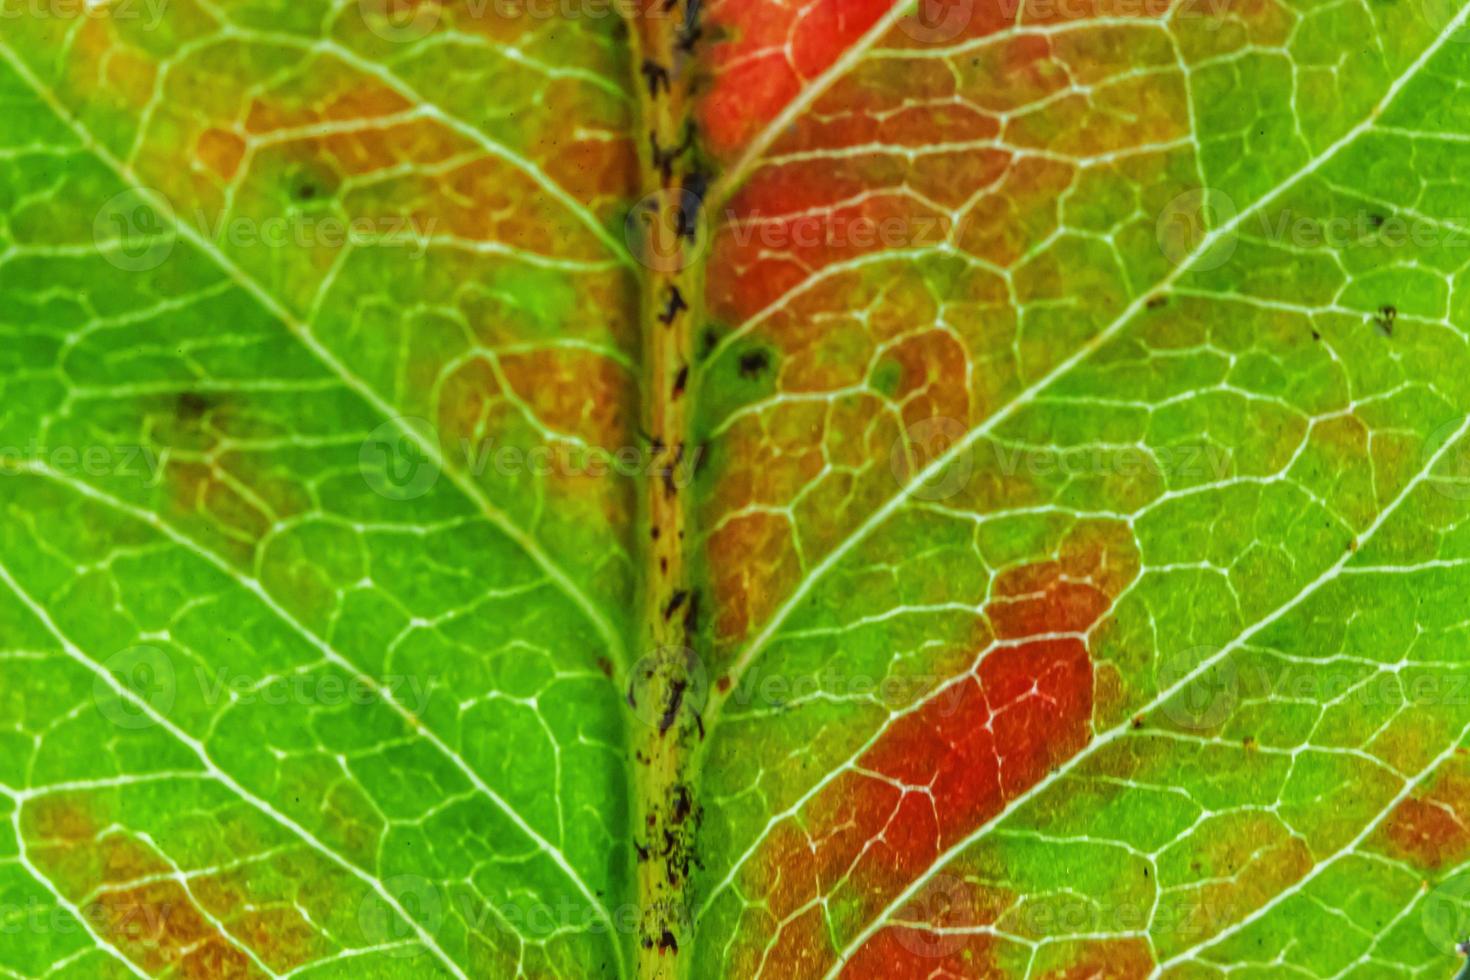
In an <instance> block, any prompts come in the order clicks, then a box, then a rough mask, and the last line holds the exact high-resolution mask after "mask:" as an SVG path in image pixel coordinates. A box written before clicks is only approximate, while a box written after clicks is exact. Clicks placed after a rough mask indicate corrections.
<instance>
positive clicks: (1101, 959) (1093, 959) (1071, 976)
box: [1040, 939, 1154, 980]
mask: <svg viewBox="0 0 1470 980" xmlns="http://www.w3.org/2000/svg"><path fill="white" fill-rule="evenodd" d="M1080 946H1081V948H1080V949H1073V948H1069V947H1063V948H1064V949H1065V951H1066V952H1067V953H1068V954H1071V955H1072V958H1071V959H1070V961H1069V962H1067V963H1066V964H1065V965H1063V966H1058V967H1056V968H1054V969H1048V970H1047V971H1046V972H1045V973H1042V974H1041V975H1040V980H1142V978H1144V977H1147V976H1149V975H1150V974H1151V973H1153V969H1154V958H1153V956H1152V955H1151V954H1150V953H1149V948H1148V944H1147V943H1146V942H1144V941H1143V940H1142V939H1116V940H1104V939H1099V940H1089V941H1087V942H1085V943H1082V944H1080Z"/></svg>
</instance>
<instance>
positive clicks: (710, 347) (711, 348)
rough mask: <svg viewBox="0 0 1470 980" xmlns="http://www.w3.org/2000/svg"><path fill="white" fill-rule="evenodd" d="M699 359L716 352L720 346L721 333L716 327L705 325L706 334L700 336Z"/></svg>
mask: <svg viewBox="0 0 1470 980" xmlns="http://www.w3.org/2000/svg"><path fill="white" fill-rule="evenodd" d="M699 343H700V347H699V359H700V360H701V361H702V360H704V359H705V358H707V357H709V356H710V355H711V354H713V353H714V352H715V348H716V347H718V346H720V335H719V333H718V332H717V331H716V330H715V328H714V327H705V328H704V336H703V337H701V338H700V341H699Z"/></svg>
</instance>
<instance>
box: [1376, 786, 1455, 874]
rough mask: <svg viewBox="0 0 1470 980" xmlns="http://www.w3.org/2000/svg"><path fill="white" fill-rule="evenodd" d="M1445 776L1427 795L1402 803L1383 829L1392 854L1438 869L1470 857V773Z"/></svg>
mask: <svg viewBox="0 0 1470 980" xmlns="http://www.w3.org/2000/svg"><path fill="white" fill-rule="evenodd" d="M1452 765H1455V767H1456V769H1455V770H1454V771H1448V772H1445V773H1443V774H1442V775H1441V776H1440V777H1439V778H1438V779H1437V780H1436V781H1435V783H1434V786H1433V788H1432V789H1431V790H1430V791H1428V792H1427V793H1423V794H1421V795H1419V796H1412V797H1410V798H1409V799H1406V800H1404V801H1403V802H1402V803H1400V804H1399V805H1398V806H1397V807H1396V808H1394V811H1393V813H1392V814H1390V815H1389V818H1388V822H1387V824H1386V825H1385V826H1384V830H1383V833H1384V836H1385V837H1386V838H1387V843H1388V848H1389V850H1390V852H1391V853H1392V854H1393V855H1394V856H1395V857H1398V858H1402V859H1404V860H1408V861H1410V862H1412V863H1413V864H1416V865H1418V866H1419V867H1423V868H1429V869H1431V870H1438V869H1440V868H1443V867H1453V866H1455V865H1458V864H1459V863H1460V862H1462V861H1464V860H1465V858H1467V857H1470V774H1467V773H1465V772H1462V771H1460V770H1462V769H1464V768H1465V767H1464V766H1463V764H1460V763H1458V762H1455V763H1452Z"/></svg>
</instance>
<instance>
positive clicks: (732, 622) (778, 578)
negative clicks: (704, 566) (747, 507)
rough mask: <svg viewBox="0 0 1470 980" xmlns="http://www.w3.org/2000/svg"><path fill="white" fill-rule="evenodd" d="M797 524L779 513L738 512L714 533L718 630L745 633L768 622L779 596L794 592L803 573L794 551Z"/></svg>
mask: <svg viewBox="0 0 1470 980" xmlns="http://www.w3.org/2000/svg"><path fill="white" fill-rule="evenodd" d="M790 542H791V527H790V525H789V524H788V523H787V522H786V520H785V519H784V518H782V517H780V516H779V515H775V514H759V513H757V514H745V515H742V516H739V517H735V518H732V519H731V520H729V521H727V522H726V523H725V524H724V525H723V526H721V527H720V528H719V529H718V530H716V531H715V532H714V533H713V534H712V535H710V539H709V564H710V568H711V570H712V575H713V585H714V590H715V595H716V596H717V597H718V598H719V600H720V601H719V604H718V605H719V614H718V619H717V620H716V622H715V631H716V633H717V634H718V635H720V636H722V637H740V636H744V635H745V632H746V631H747V630H748V629H749V628H750V626H751V625H752V624H753V623H758V622H763V621H764V620H765V619H766V617H767V616H768V615H769V613H770V611H771V610H772V609H774V607H775V604H776V601H777V597H778V596H782V595H786V594H788V591H789V588H790V586H791V585H792V584H793V583H794V582H795V580H796V577H797V575H798V569H797V567H796V563H795V561H794V558H793V556H792V554H791V551H790V547H789V546H790Z"/></svg>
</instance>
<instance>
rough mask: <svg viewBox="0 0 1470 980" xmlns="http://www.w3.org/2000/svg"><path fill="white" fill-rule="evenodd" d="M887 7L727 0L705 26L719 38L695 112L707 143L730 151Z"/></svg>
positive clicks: (840, 0) (864, 0)
mask: <svg viewBox="0 0 1470 980" xmlns="http://www.w3.org/2000/svg"><path fill="white" fill-rule="evenodd" d="M891 6H893V0H809V2H807V3H804V4H791V3H786V2H782V0H739V2H733V0H727V2H724V3H716V4H713V5H711V7H710V9H709V11H708V13H707V14H706V15H705V30H706V32H708V33H717V34H719V35H720V36H722V37H723V40H721V41H719V42H718V43H716V44H714V45H712V46H711V47H710V49H709V52H710V54H709V56H710V59H711V61H712V62H713V63H714V66H715V73H716V75H715V80H714V84H713V87H712V88H711V90H710V92H709V94H708V95H707V96H706V97H705V100H704V102H703V104H702V105H701V106H700V110H699V117H700V123H701V127H702V130H703V132H704V133H705V137H706V139H707V141H708V145H709V148H710V149H711V150H712V151H713V152H714V153H715V154H716V155H719V156H732V155H734V153H735V151H737V150H738V149H740V147H742V146H743V145H744V144H745V142H746V141H747V140H749V139H751V138H752V137H753V136H754V135H755V134H756V133H757V132H759V131H760V128H761V127H762V126H764V125H765V124H766V123H768V122H770V121H771V120H772V119H774V118H775V117H776V116H777V115H779V114H780V112H781V110H782V109H784V108H785V107H786V105H787V103H789V102H790V101H791V100H792V99H794V98H795V97H796V96H797V94H799V93H800V92H801V90H802V88H803V87H804V86H805V85H806V84H807V83H808V82H810V81H811V80H812V79H813V78H815V77H817V76H818V75H820V74H821V73H822V72H824V71H826V70H827V69H828V68H830V67H831V66H832V64H833V63H834V62H836V61H837V60H838V59H839V58H841V57H842V54H843V52H845V51H846V50H847V49H848V48H849V47H851V46H852V45H853V43H854V42H856V41H857V40H858V39H859V38H861V37H862V36H863V35H864V34H866V33H867V32H868V31H869V30H870V29H871V28H872V27H873V25H874V24H876V23H877V22H878V20H879V19H880V18H881V17H882V16H883V15H884V14H885V13H887V12H888V9H889V8H890V7H891Z"/></svg>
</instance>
